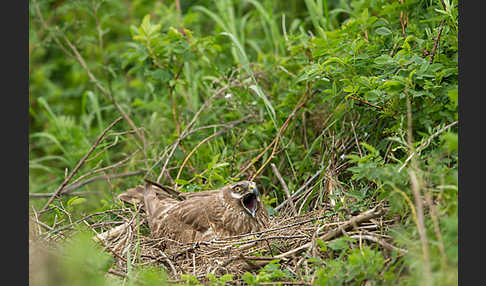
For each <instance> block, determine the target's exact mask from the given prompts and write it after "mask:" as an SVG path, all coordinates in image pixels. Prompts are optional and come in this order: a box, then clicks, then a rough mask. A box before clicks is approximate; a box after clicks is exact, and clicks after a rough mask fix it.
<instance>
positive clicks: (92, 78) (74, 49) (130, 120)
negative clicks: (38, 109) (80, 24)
mask: <svg viewBox="0 0 486 286" xmlns="http://www.w3.org/2000/svg"><path fill="white" fill-rule="evenodd" d="M56 28H57V27H56ZM61 35H62V37H63V38H64V41H66V43H67V44H68V46H69V47H70V48H71V50H72V51H73V52H74V55H75V56H76V59H77V60H78V62H79V63H80V64H81V66H82V67H83V68H84V70H85V71H86V73H87V74H88V77H89V78H90V79H91V81H92V82H93V83H94V84H95V86H96V87H97V88H98V89H99V90H100V91H101V92H102V93H103V95H104V96H106V97H107V98H108V99H109V100H110V101H111V102H112V103H113V105H114V106H115V108H116V109H117V110H118V111H119V112H120V113H121V115H122V116H123V119H125V120H126V121H127V123H128V125H130V127H132V129H133V130H134V131H135V133H136V134H137V136H138V138H139V139H140V141H141V142H142V144H143V146H144V148H143V149H144V153H145V145H146V142H145V138H144V137H143V135H142V134H141V133H140V132H139V130H138V128H137V126H136V125H135V123H133V121H132V119H131V118H130V117H129V116H128V114H127V113H126V112H125V111H124V110H123V108H122V107H121V106H120V105H119V104H118V102H116V100H115V98H114V97H113V95H112V94H111V92H110V91H109V90H107V89H106V88H104V87H103V86H102V85H101V83H100V82H99V81H98V79H96V77H95V76H94V75H93V73H92V72H91V70H90V69H89V68H88V65H87V64H86V61H85V60H84V58H83V56H81V54H80V53H79V52H78V49H77V48H76V46H74V45H73V44H72V43H71V41H69V39H68V38H67V37H66V36H65V35H64V34H61Z"/></svg>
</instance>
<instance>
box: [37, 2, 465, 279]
mask: <svg viewBox="0 0 486 286" xmlns="http://www.w3.org/2000/svg"><path fill="white" fill-rule="evenodd" d="M177 3H179V1H152V0H136V1H113V0H105V1H103V0H101V1H100V0H82V1H78V0H76V1H62V0H60V1H57V0H56V1H52V0H47V1H44V0H31V1H30V5H29V15H30V20H29V123H30V130H29V143H30V144H29V154H30V161H29V189H30V190H29V191H30V193H31V199H30V201H29V203H30V207H31V210H32V217H33V220H35V218H34V217H36V216H37V217H38V218H39V220H40V221H41V222H43V223H44V224H45V225H47V226H43V227H42V228H41V227H40V226H38V225H37V224H36V223H35V222H32V229H33V231H34V230H35V231H37V229H38V228H39V229H41V231H42V232H43V235H44V237H45V235H48V236H49V237H50V238H51V239H54V240H58V241H64V240H67V242H66V243H68V244H67V245H66V246H65V247H68V249H69V247H72V249H70V250H68V251H69V253H72V254H70V255H66V256H63V255H61V256H60V257H61V258H60V262H59V263H60V265H62V267H60V268H59V270H58V273H57V272H56V273H57V274H56V275H59V277H62V278H59V279H60V280H56V281H70V283H69V284H70V285H119V284H123V283H125V284H123V285H127V284H129V285H158V283H161V281H166V279H167V278H166V274H165V273H164V272H163V271H162V270H161V268H159V267H153V266H149V267H148V268H147V267H138V266H137V267H134V268H133V269H131V268H130V269H127V275H128V276H127V277H126V278H125V280H121V279H114V278H112V277H111V276H110V277H109V278H107V277H106V275H105V273H106V271H107V270H108V269H109V268H110V267H111V266H113V265H111V264H112V260H111V259H110V257H111V256H110V255H109V254H107V253H106V252H104V250H103V249H102V248H96V247H95V246H93V244H92V243H91V241H90V240H89V239H87V238H86V237H87V235H86V234H85V233H84V232H79V234H78V231H76V229H77V226H78V225H79V226H85V225H86V224H89V225H91V226H92V229H95V230H97V231H98V232H101V231H103V230H107V229H109V228H110V227H113V226H114V225H109V224H106V223H110V222H113V221H116V220H119V217H118V215H117V212H116V211H117V210H119V211H122V205H121V203H120V202H118V201H117V200H116V195H117V194H119V193H121V192H122V191H124V190H126V189H127V188H130V187H133V186H135V185H137V184H139V183H141V179H142V178H143V177H144V176H145V177H146V178H149V179H152V180H157V179H159V178H160V182H161V183H163V184H167V185H172V186H174V185H178V186H181V191H183V192H189V191H191V192H194V191H199V190H203V189H210V188H216V187H220V186H223V185H225V184H227V183H229V182H233V181H236V180H241V179H247V178H254V179H255V181H256V182H257V183H258V185H259V187H260V189H261V190H262V193H263V194H264V202H265V204H266V206H267V207H268V210H269V212H270V213H271V214H275V215H278V211H276V210H275V207H276V206H278V205H279V204H280V203H282V202H283V201H284V200H285V199H286V195H285V192H284V189H283V188H282V186H281V184H280V183H279V181H278V180H277V177H276V176H275V174H274V172H272V168H271V167H270V163H273V164H275V166H276V167H277V169H278V171H279V172H280V173H281V174H282V176H283V178H284V179H285V181H286V183H287V184H288V187H289V189H290V191H291V192H293V191H295V190H297V189H298V188H299V187H300V186H302V185H303V184H304V183H305V181H306V180H307V179H308V178H309V177H310V176H312V175H313V174H315V173H316V171H317V170H319V169H321V168H324V170H325V171H324V172H322V173H321V174H320V175H319V178H318V179H317V180H316V181H315V182H316V183H315V184H313V185H311V186H312V187H313V188H312V191H311V193H310V194H309V196H307V197H306V198H305V199H304V200H301V201H300V202H299V203H298V204H297V208H298V210H300V212H301V213H305V212H306V211H309V210H314V209H317V208H320V207H322V206H323V205H324V204H327V205H329V203H330V201H331V200H332V202H333V204H332V209H333V212H334V213H337V214H339V215H340V216H342V217H343V218H344V217H347V216H348V215H349V214H353V213H356V212H361V211H364V210H367V209H370V208H371V207H373V206H374V205H376V204H377V202H378V201H383V202H384V203H385V204H386V205H388V206H389V207H390V210H389V212H388V213H387V215H386V217H387V218H388V219H392V218H393V219H396V222H397V223H396V224H394V225H393V227H392V228H391V230H390V231H389V232H388V233H383V235H388V236H390V237H391V238H392V239H393V240H392V241H393V245H394V246H396V247H399V248H401V249H405V250H407V252H406V253H405V254H399V253H398V252H396V251H388V250H385V249H384V248H382V247H381V246H380V245H379V244H374V243H369V244H368V245H363V246H362V247H361V244H360V243H361V242H359V241H358V240H356V239H355V238H350V237H346V236H344V237H341V238H337V239H335V240H333V241H329V242H325V243H324V242H322V241H321V242H319V241H318V242H317V243H318V244H319V245H320V251H323V252H326V253H327V254H326V257H327V259H320V258H317V257H306V259H305V267H308V269H309V271H308V272H307V273H308V277H304V278H303V279H305V281H307V282H309V283H311V281H312V282H313V283H315V285H365V284H364V283H366V281H367V282H370V283H375V284H366V285H427V284H428V285H457V283H458V282H457V279H458V271H457V266H458V245H457V244H458V218H457V206H458V200H457V194H458V179H457V176H458V171H457V168H458V153H457V146H458V138H457V120H458V113H457V106H458V54H457V49H458V37H457V33H458V32H457V29H458V25H457V0H405V1H388V0H349V1H346V0H305V1H296V0H293V1H270V0H262V1H255V0H233V1H231V0H218V1H204V0H192V1H180V7H178V5H177ZM120 116H121V117H122V120H120V121H118V122H117V123H116V124H115V125H114V126H113V127H111V129H110V130H108V131H107V133H106V134H104V136H103V137H102V140H101V141H100V142H99V144H97V145H96V144H95V142H96V141H97V138H98V137H99V136H100V135H101V134H102V133H103V131H104V130H105V129H106V128H107V127H108V126H109V125H110V124H111V123H113V122H114V121H115V120H117V118H119V117H120ZM180 138H183V139H182V140H180ZM92 146H95V148H94V150H92V152H91V154H90V156H89V157H88V158H87V159H86V158H83V157H84V156H85V155H86V154H87V153H88V152H89V151H90V149H91V148H92ZM259 154H262V156H260V157H259V156H258V155H259ZM80 161H81V162H83V164H82V165H81V166H80V167H79V169H77V168H76V166H77V164H78V162H80ZM73 170H74V171H75V172H73ZM71 172H73V176H72V178H70V180H69V182H67V186H66V188H65V189H64V191H65V190H66V189H68V192H66V194H64V195H61V196H60V198H56V199H54V200H52V201H51V202H49V204H47V203H48V200H49V196H47V197H35V196H36V195H37V196H39V194H42V193H53V192H55V191H56V190H58V188H59V187H60V186H61V185H62V184H63V182H64V181H65V179H66V178H68V177H69V176H70V175H71ZM131 172H138V173H136V174H135V175H131V176H128V175H127V176H125V177H123V178H116V177H112V178H110V179H106V178H103V179H102V180H94V181H92V182H90V183H89V184H83V185H82V186H80V185H76V184H77V182H84V181H86V180H88V179H89V178H93V177H97V176H101V175H116V174H126V173H131ZM329 180H332V181H333V186H334V192H332V193H328V188H327V186H328V184H329ZM44 207H45V210H46V211H45V212H44V211H42V212H41V213H39V212H40V211H41V210H43V209H44ZM34 210H35V212H34ZM88 215H91V216H90V217H88V218H85V217H86V216H88ZM82 218H85V219H82ZM102 223H105V224H102ZM95 224H99V225H98V226H93V225H95ZM51 226H53V228H52V227H51ZM73 227H75V228H73ZM50 228H52V229H50ZM68 229H72V234H73V237H70V236H66V235H65V233H64V232H63V235H60V233H61V230H68ZM90 231H91V230H90ZM139 232H140V233H145V232H146V229H145V228H142V229H139ZM140 233H138V235H140ZM93 234H94V233H93V232H92V231H91V232H89V235H93ZM83 255H85V256H89V259H88V260H85V259H83ZM130 255H132V256H133V257H135V256H137V255H138V254H137V252H135V253H131V254H130ZM69 256H71V258H69ZM63 257H67V258H63ZM303 267H304V266H303ZM85 270H86V271H85ZM46 271H50V270H46ZM56 277H57V276H56ZM207 278H208V279H209V281H211V283H212V284H214V285H224V284H225V283H228V282H229V281H244V283H247V284H249V285H259V283H262V282H271V281H294V280H295V281H300V279H301V278H299V277H296V276H295V273H292V272H290V271H288V270H287V269H285V267H281V264H279V262H278V261H276V262H272V263H270V264H267V265H266V266H265V267H263V268H261V269H260V270H258V271H255V272H253V273H250V272H248V273H246V274H245V275H244V276H243V277H235V276H232V275H231V274H228V275H225V276H221V277H216V276H214V275H212V276H209V277H207ZM120 281H121V282H120ZM123 281H125V282H123ZM181 281H185V283H187V284H198V283H201V282H200V281H198V279H197V278H196V277H194V276H191V273H187V275H185V276H184V277H181ZM39 283H41V282H39ZM52 283H55V282H52V281H50V282H48V284H49V285H55V284H52ZM76 283H77V284H76ZM40 285H43V284H40ZM46 285H47V284H46Z"/></svg>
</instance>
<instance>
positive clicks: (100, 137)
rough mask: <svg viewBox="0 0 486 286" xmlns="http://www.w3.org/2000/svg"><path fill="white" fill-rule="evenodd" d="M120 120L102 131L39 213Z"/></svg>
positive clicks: (119, 118) (41, 211)
mask: <svg viewBox="0 0 486 286" xmlns="http://www.w3.org/2000/svg"><path fill="white" fill-rule="evenodd" d="M120 120H122V117H118V118H117V119H116V120H115V121H113V122H112V123H111V124H110V125H109V126H108V127H107V128H106V129H105V130H104V131H103V132H102V133H101V135H100V136H98V139H96V141H95V143H94V144H93V145H91V148H90V149H89V151H88V153H86V154H85V155H84V156H83V158H81V160H80V161H79V162H78V164H77V165H76V167H74V169H73V170H72V171H71V173H70V174H69V176H67V177H66V179H65V180H64V182H62V184H61V186H59V188H58V189H57V190H56V191H55V192H54V194H52V196H51V197H50V198H49V200H48V201H47V203H46V204H45V205H44V207H43V208H42V209H41V210H40V212H39V214H42V213H43V212H44V211H45V210H46V209H47V207H48V206H49V205H50V204H51V203H52V201H53V200H54V198H55V197H56V196H57V195H59V194H60V193H61V191H62V190H63V189H64V187H65V186H66V185H67V183H68V182H69V180H71V178H72V177H73V176H74V174H76V172H77V171H78V170H79V168H81V166H82V165H83V163H84V161H86V159H87V158H88V157H89V155H90V154H91V153H92V152H93V151H94V149H95V148H96V146H98V144H99V143H100V142H101V139H103V136H105V134H106V132H108V130H110V129H111V128H112V127H113V126H115V124H117V123H118V122H119V121H120Z"/></svg>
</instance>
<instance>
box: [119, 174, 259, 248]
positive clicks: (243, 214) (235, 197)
mask: <svg viewBox="0 0 486 286" xmlns="http://www.w3.org/2000/svg"><path fill="white" fill-rule="evenodd" d="M169 191H170V190H167V189H165V190H163V189H162V188H161V187H158V186H156V184H154V183H152V184H147V185H145V186H137V187H135V188H132V189H129V190H127V191H126V192H124V193H122V194H120V195H119V196H118V198H119V199H120V200H122V201H125V202H130V203H134V202H135V203H143V206H144V208H145V212H146V215H147V221H148V224H149V227H150V232H151V236H152V237H166V238H169V239H172V240H176V241H179V242H184V243H185V242H196V241H203V240H209V239H212V238H217V237H225V236H234V235H240V234H246V233H250V232H256V231H260V230H262V229H263V228H264V227H265V226H266V225H267V224H268V213H267V211H266V209H265V208H264V207H263V204H262V201H261V198H260V195H259V192H258V189H257V186H256V184H255V183H254V182H250V181H241V182H237V183H234V184H231V185H227V186H224V187H222V188H220V189H217V190H209V191H202V192H191V193H180V192H175V191H170V192H169Z"/></svg>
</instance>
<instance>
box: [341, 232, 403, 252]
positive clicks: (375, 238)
mask: <svg viewBox="0 0 486 286" xmlns="http://www.w3.org/2000/svg"><path fill="white" fill-rule="evenodd" d="M349 237H351V238H355V239H366V240H370V241H373V242H376V243H378V244H379V245H381V246H383V248H385V249H388V250H390V251H394V250H396V251H398V252H400V253H401V254H405V253H407V252H408V250H406V249H401V248H398V247H396V246H393V245H391V244H389V243H388V242H386V241H385V240H383V239H379V238H377V237H374V236H372V235H366V234H362V235H350V236H349Z"/></svg>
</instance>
